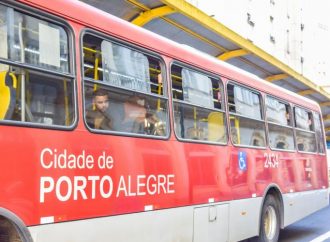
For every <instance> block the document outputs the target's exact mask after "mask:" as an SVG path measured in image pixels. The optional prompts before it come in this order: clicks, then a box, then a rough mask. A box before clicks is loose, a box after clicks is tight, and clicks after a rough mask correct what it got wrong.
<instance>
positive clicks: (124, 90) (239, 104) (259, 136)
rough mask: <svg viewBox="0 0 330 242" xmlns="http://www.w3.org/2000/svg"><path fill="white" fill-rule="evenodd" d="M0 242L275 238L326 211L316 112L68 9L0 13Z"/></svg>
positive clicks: (78, 8)
mask: <svg viewBox="0 0 330 242" xmlns="http://www.w3.org/2000/svg"><path fill="white" fill-rule="evenodd" d="M0 146H1V149H0V155H1V162H0V171H1V175H0V238H1V241H8V242H13V241H22V242H30V241H35V242H42V241H47V242H59V241H70V242H73V241H80V242H81V241H85V242H90V241H125V242H127V241H150V242H155V241H164V242H169V241H181V242H188V241H189V242H192V241H194V242H198V241H202V242H211V241H239V240H243V239H246V238H249V237H253V236H259V240H260V241H268V242H270V241H277V240H278V236H279V231H280V229H281V228H284V227H286V226H287V225H289V224H291V223H293V222H295V221H297V220H299V219H301V218H303V217H305V216H307V215H308V214H311V213H312V212H315V211H317V210H319V209H321V208H323V207H325V206H327V205H328V203H329V196H328V190H327V189H328V172H327V162H326V152H325V139H324V129H323V124H322V119H321V111H320V108H319V106H318V105H317V103H315V102H313V101H311V100H308V99H306V98H303V97H300V96H298V95H296V94H294V93H291V92H289V91H286V90H284V89H282V88H280V87H277V86H274V85H272V84H269V83H267V82H265V81H263V80H260V79H259V78H257V77H255V76H253V75H251V74H248V73H246V72H244V71H240V70H238V69H237V68H234V67H232V66H230V65H228V64H225V63H222V62H221V61H219V60H216V59H215V58H212V57H209V56H206V55H204V54H201V53H199V52H198V51H194V50H191V49H189V48H185V47H184V46H182V45H180V44H177V43H174V42H172V41H170V40H167V39H165V38H163V37H160V36H158V35H155V34H153V33H150V32H148V31H146V30H144V29H140V28H138V27H136V26H133V25H132V24H130V23H127V22H125V21H123V20H120V19H118V18H116V17H114V16H111V15H108V14H106V13H104V12H102V11H100V10H97V9H94V8H92V7H90V6H88V5H85V4H84V3H81V2H79V1H67V0H54V1H45V0H19V1H7V0H3V1H1V3H0Z"/></svg>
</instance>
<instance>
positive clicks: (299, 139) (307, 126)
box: [294, 107, 317, 152]
mask: <svg viewBox="0 0 330 242" xmlns="http://www.w3.org/2000/svg"><path fill="white" fill-rule="evenodd" d="M294 114H295V127H296V143H297V148H298V150H299V151H304V152H316V151H317V146H316V138H315V132H314V125H313V115H312V112H310V111H306V110H305V109H302V108H299V107H295V108H294Z"/></svg>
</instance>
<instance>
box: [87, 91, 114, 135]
mask: <svg viewBox="0 0 330 242" xmlns="http://www.w3.org/2000/svg"><path fill="white" fill-rule="evenodd" d="M86 122H87V124H88V126H89V127H90V128H94V129H102V130H111V129H112V122H111V118H110V114H109V94H108V93H107V92H106V91H105V90H103V89H98V90H96V91H95V92H94V93H93V108H92V109H91V110H88V111H87V113H86Z"/></svg>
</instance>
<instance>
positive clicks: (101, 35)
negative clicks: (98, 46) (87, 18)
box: [79, 27, 171, 140]
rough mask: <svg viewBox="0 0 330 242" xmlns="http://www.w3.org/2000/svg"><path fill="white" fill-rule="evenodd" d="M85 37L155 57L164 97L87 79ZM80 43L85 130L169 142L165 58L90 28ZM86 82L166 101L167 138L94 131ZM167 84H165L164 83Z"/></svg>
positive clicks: (84, 32) (85, 31) (82, 35)
mask: <svg viewBox="0 0 330 242" xmlns="http://www.w3.org/2000/svg"><path fill="white" fill-rule="evenodd" d="M85 35H91V36H93V37H96V38H99V39H101V40H102V41H109V42H111V43H114V44H117V45H120V46H122V47H124V48H129V49H131V50H134V51H137V52H139V53H142V54H145V55H147V56H150V57H153V58H155V59H157V60H158V61H159V64H160V68H161V75H162V80H163V95H156V94H153V93H146V92H141V91H139V90H133V89H127V88H123V87H119V86H115V85H111V84H105V83H104V82H103V81H97V80H94V79H92V78H88V77H85V75H84V71H83V70H84V55H83V53H84V49H83V48H84V40H83V38H84V36H85ZM79 43H80V48H79V50H80V61H81V70H82V71H81V88H82V114H83V122H84V125H85V128H86V129H87V130H88V131H89V132H91V133H94V134H104V135H115V136H123V137H133V138H147V139H155V140H168V139H169V138H170V137H171V128H170V126H171V119H170V110H169V108H170V107H169V97H168V93H169V92H168V79H167V72H166V71H167V67H166V62H165V60H164V59H163V56H162V55H161V54H159V53H157V52H154V51H152V50H150V49H147V48H145V47H142V46H140V45H138V44H134V43H132V42H130V41H128V40H124V39H122V38H120V37H118V36H114V35H112V34H111V32H108V33H107V32H101V31H97V30H94V29H92V28H89V27H85V28H83V29H82V30H81V31H80V36H79ZM85 81H87V82H89V83H94V84H99V85H100V86H105V87H107V88H108V89H112V90H116V89H117V90H121V91H124V92H133V93H137V94H141V95H145V96H147V97H157V98H160V99H161V100H164V101H165V102H166V103H167V111H166V124H167V125H166V132H167V133H166V136H158V135H148V134H138V133H133V132H122V131H114V130H101V129H93V128H90V127H89V126H88V124H87V121H86V108H85V107H86V99H85V94H86V93H85ZM164 82H165V83H164Z"/></svg>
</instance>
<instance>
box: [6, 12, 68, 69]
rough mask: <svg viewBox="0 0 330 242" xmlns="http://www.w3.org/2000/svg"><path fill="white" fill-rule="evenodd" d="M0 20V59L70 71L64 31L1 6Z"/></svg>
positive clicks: (66, 38) (66, 37) (66, 39)
mask: <svg viewBox="0 0 330 242" xmlns="http://www.w3.org/2000/svg"><path fill="white" fill-rule="evenodd" d="M0 18H1V19H0V20H1V21H0V36H1V37H0V38H1V41H0V43H1V51H0V57H2V58H6V59H10V60H13V61H18V62H22V63H26V64H31V65H34V66H38V67H41V68H44V69H48V70H53V71H60V72H65V73H68V72H69V50H68V49H69V48H68V36H67V34H66V32H65V30H64V29H63V28H61V27H59V26H57V25H55V24H52V23H49V22H47V21H44V20H41V19H37V18H34V17H31V16H28V15H26V14H22V13H20V12H18V11H14V10H13V9H12V8H8V7H4V6H1V8H0Z"/></svg>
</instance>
